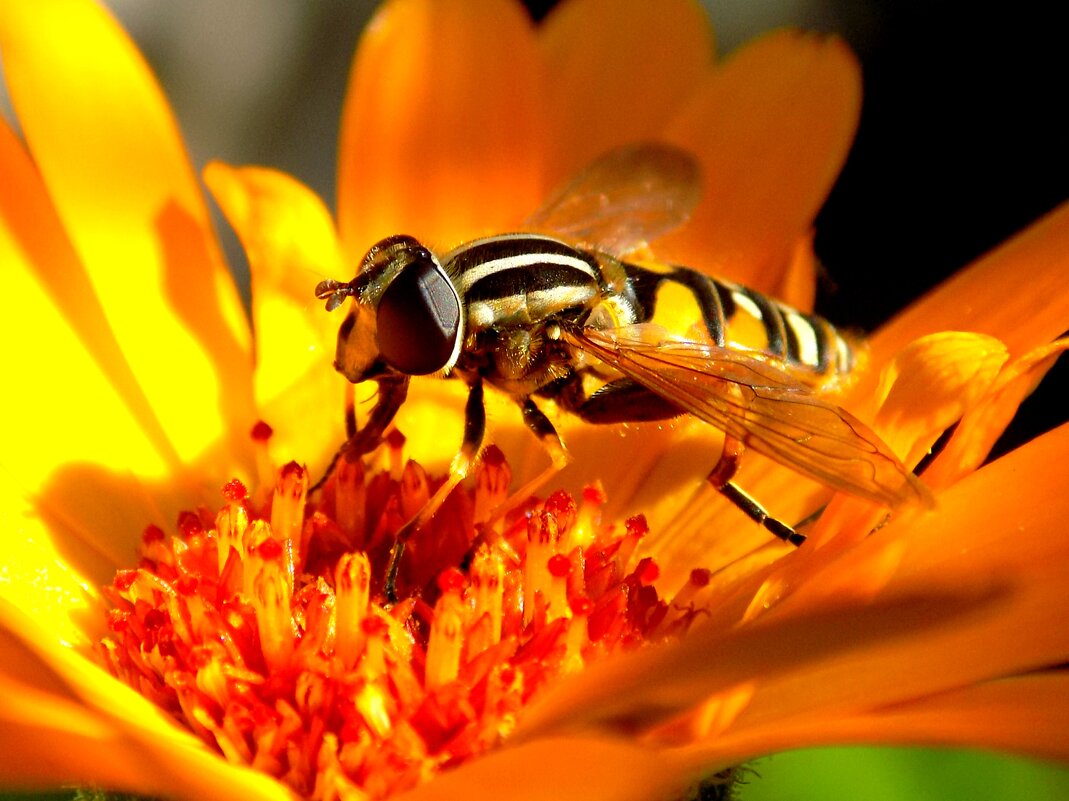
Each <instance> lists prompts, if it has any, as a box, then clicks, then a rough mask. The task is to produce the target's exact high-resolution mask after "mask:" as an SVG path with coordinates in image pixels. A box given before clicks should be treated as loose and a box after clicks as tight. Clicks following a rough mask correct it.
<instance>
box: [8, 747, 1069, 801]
mask: <svg viewBox="0 0 1069 801" xmlns="http://www.w3.org/2000/svg"><path fill="white" fill-rule="evenodd" d="M744 781H745V782H746V783H745V784H743V785H741V786H739V787H738V788H737V791H736V798H737V801H958V799H968V801H1016V799H1021V800H1022V801H1024V799H1027V801H1069V767H1067V766H1064V765H1059V764H1054V763H1047V762H1039V761H1036V760H1029V759H1020V758H1017V757H1009V756H1004V755H1001V754H988V753H982V752H978V751H956V750H931V749H922V748H817V749H809V750H804V751H793V752H790V753H786V754H777V755H776V756H772V757H767V758H765V759H762V760H760V761H758V762H756V763H754V764H752V765H751V766H750V772H749V776H748V777H746V778H745V779H744ZM507 797H508V796H507V793H502V798H503V799H507ZM73 799H74V794H73V793H70V792H63V793H0V801H73ZM590 801H597V799H596V798H591V799H590ZM651 801H656V800H654V799H651Z"/></svg>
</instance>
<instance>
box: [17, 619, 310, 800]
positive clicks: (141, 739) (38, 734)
mask: <svg viewBox="0 0 1069 801" xmlns="http://www.w3.org/2000/svg"><path fill="white" fill-rule="evenodd" d="M0 646H2V647H0V691H2V693H3V697H4V699H5V702H4V707H3V710H0V722H2V723H3V725H0V779H2V780H4V781H5V782H6V783H8V784H17V785H22V786H35V787H42V788H43V787H49V786H51V787H57V786H59V785H61V784H78V785H82V786H96V787H105V788H108V789H118V790H125V791H129V792H135V793H138V794H141V795H152V796H156V795H159V796H167V797H169V798H185V799H189V800H190V801H194V799H220V801H221V800H222V799H224V798H233V797H235V795H238V796H240V797H242V798H250V799H265V800H266V799H272V800H273V801H291V800H292V798H293V796H292V795H291V794H290V793H289V792H288V791H286V790H285V789H284V788H283V787H282V786H281V785H280V784H278V783H277V782H275V781H273V780H271V779H269V778H268V777H267V776H264V775H262V774H260V773H257V772H255V771H252V770H249V769H245V768H240V767H236V766H233V765H230V764H228V763H227V762H226V761H225V760H223V759H222V758H220V757H219V756H218V755H217V754H214V753H212V752H211V751H209V750H208V749H207V748H206V747H205V746H204V744H203V743H201V742H200V741H198V740H197V739H196V738H194V737H193V735H191V734H190V733H188V732H186V731H183V730H181V729H179V727H178V726H176V725H175V724H174V723H173V722H172V721H170V720H169V719H168V718H167V717H166V716H165V715H164V714H163V713H162V712H161V711H160V710H159V709H157V708H156V707H154V706H153V705H152V704H151V703H149V702H148V701H146V700H145V699H144V698H142V697H141V696H140V695H138V694H137V693H135V692H133V691H132V690H130V689H129V688H128V687H126V686H124V685H122V684H120V683H119V682H118V681H116V680H115V679H113V678H111V677H110V676H108V675H107V674H105V673H104V672H103V671H102V670H101V669H100V668H99V667H97V666H96V665H93V664H91V663H89V662H88V661H86V660H85V659H83V658H82V657H80V656H78V655H77V654H75V653H74V652H72V651H71V650H70V649H67V648H63V647H61V646H57V645H54V644H51V643H48V642H47V641H46V642H42V641H41V640H40V638H39V637H38V632H37V624H36V623H34V622H32V621H30V620H28V619H27V618H24V617H22V616H21V615H20V614H19V613H18V612H16V611H15V610H13V609H12V608H11V607H9V606H7V605H6V604H3V603H2V602H0Z"/></svg>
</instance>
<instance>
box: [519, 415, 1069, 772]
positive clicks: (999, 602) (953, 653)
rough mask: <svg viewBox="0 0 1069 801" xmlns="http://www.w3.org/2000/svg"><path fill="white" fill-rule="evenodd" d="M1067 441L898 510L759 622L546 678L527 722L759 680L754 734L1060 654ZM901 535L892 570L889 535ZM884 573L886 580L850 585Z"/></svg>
mask: <svg viewBox="0 0 1069 801" xmlns="http://www.w3.org/2000/svg"><path fill="white" fill-rule="evenodd" d="M1067 448H1069V425H1066V426H1062V427H1061V428H1059V429H1056V430H1055V431H1053V432H1051V433H1049V434H1047V435H1045V436H1043V437H1040V438H1038V439H1036V440H1034V441H1033V442H1031V443H1029V444H1028V445H1027V446H1025V447H1023V448H1020V449H1018V450H1017V451H1015V452H1013V453H1012V454H1010V455H1009V456H1006V457H1004V458H1003V459H1000V460H998V461H997V462H995V463H993V464H991V465H989V466H987V467H985V468H984V469H983V470H981V471H979V472H977V473H975V474H973V475H972V476H969V477H968V478H967V479H965V480H963V481H961V482H959V483H958V484H956V485H954V486H953V487H951V488H950V489H949V490H948V491H947V492H946V493H944V495H943V496H942V497H941V499H940V509H939V510H938V511H937V512H934V513H930V514H927V515H925V516H919V517H916V518H914V519H913V520H912V521H911V524H910V526H909V527H908V528H907V527H905V526H903V525H901V523H900V522H899V521H892V523H891V524H890V525H889V526H887V527H885V528H884V529H882V530H881V531H880V532H879V534H878V535H876V536H873V537H870V538H869V539H868V540H866V541H865V542H864V543H862V544H861V545H860V546H858V547H857V548H855V549H853V550H852V551H851V552H850V553H849V554H847V555H846V556H844V558H842V559H840V560H839V561H838V562H836V563H835V564H834V565H833V567H831V568H829V569H827V570H826V571H825V574H824V576H819V575H818V576H815V577H811V578H810V579H809V580H807V581H806V582H805V583H804V584H802V585H801V586H799V587H797V588H796V589H794V591H793V592H792V593H790V594H788V595H787V596H786V597H785V598H784V600H783V601H782V602H781V603H780V604H779V605H778V606H776V607H775V608H773V609H772V610H771V611H770V612H769V613H767V614H765V615H763V616H762V617H760V618H758V619H757V621H756V622H755V623H753V624H752V625H745V626H741V627H739V626H736V627H731V626H728V625H725V624H724V621H715V620H710V622H709V623H708V624H703V625H702V626H701V627H697V628H695V629H694V630H693V631H692V632H691V633H690V634H689V635H688V636H686V637H684V638H683V640H682V641H680V642H678V643H674V644H672V645H670V646H667V647H663V648H656V649H649V650H646V651H643V652H640V653H637V654H635V655H632V656H628V657H625V658H622V659H618V660H612V661H609V662H605V663H602V664H600V665H596V666H594V667H592V668H591V669H589V670H587V671H586V672H585V673H583V674H582V675H580V676H577V677H576V678H574V679H571V680H569V681H567V682H564V683H562V684H561V685H559V686H558V687H557V688H555V689H554V690H551V691H550V692H548V693H547V694H546V695H545V696H544V697H543V699H542V700H541V702H539V703H537V704H536V705H535V706H534V707H532V708H531V710H530V712H529V713H528V715H527V716H526V717H525V722H524V725H523V727H522V728H521V731H523V732H526V736H531V735H534V734H536V733H538V734H546V733H549V732H558V733H559V732H561V731H563V730H567V729H568V728H570V727H573V726H589V725H595V724H597V725H601V726H604V727H607V728H609V729H614V730H620V727H624V728H626V730H627V731H629V732H633V731H634V730H635V729H636V727H637V728H639V729H641V728H643V727H645V726H651V725H656V724H658V723H661V722H664V721H666V720H668V719H670V718H671V717H673V716H675V715H677V714H679V713H682V712H684V711H687V710H693V709H698V708H701V705H702V703H703V702H704V701H705V700H706V699H707V698H709V697H710V696H713V695H714V694H716V693H722V692H724V691H726V690H729V689H731V688H734V687H738V686H740V685H742V684H744V683H746V682H754V683H755V688H756V690H755V692H754V693H753V694H752V696H751V697H750V698H749V701H748V704H747V705H746V707H745V708H744V709H742V710H741V711H739V712H738V714H737V716H736V717H735V718H734V720H733V722H732V723H731V725H730V727H729V730H728V733H732V732H734V733H737V734H738V736H739V737H745V736H746V730H747V729H749V728H751V727H753V728H755V729H760V730H761V731H766V732H767V731H772V730H774V729H775V728H776V727H777V726H778V725H780V724H781V723H782V724H786V723H787V722H789V721H790V720H799V721H802V720H804V719H805V718H807V717H813V718H816V717H820V716H825V715H832V714H835V715H844V714H854V713H858V712H861V711H863V710H866V709H873V708H878V707H882V706H886V705H888V704H893V703H902V702H906V701H909V700H910V699H914V698H918V697H922V696H927V695H931V694H933V693H936V692H942V691H948V690H952V689H954V688H957V687H963V686H968V685H970V684H973V683H976V682H981V681H985V680H989V679H991V678H997V677H1000V676H1005V675H1013V674H1016V673H1019V672H1022V671H1028V670H1032V669H1036V668H1040V667H1043V666H1046V665H1051V664H1061V663H1062V662H1064V661H1065V660H1066V659H1067V658H1069V630H1067V629H1066V628H1065V626H1064V625H1063V621H1062V619H1061V618H1062V617H1063V616H1064V615H1063V611H1062V610H1063V608H1064V604H1063V603H1062V601H1061V598H1062V597H1063V596H1064V588H1065V586H1066V582H1067V581H1069V540H1066V538H1065V537H1063V536H1061V533H1062V531H1063V528H1064V525H1063V521H1064V520H1065V517H1066V515H1067V514H1069V497H1067V496H1066V495H1065V493H1064V492H1062V491H1061V489H1063V488H1061V487H1060V484H1061V483H1063V482H1062V481H1061V478H1060V476H1058V475H1055V471H1053V470H1052V469H1051V465H1052V464H1057V463H1060V459H1061V458H1062V455H1063V454H1064V453H1065V452H1066V449H1067ZM897 543H902V546H903V547H901V549H900V553H899V555H898V556H897V557H896V561H897V567H896V569H895V570H894V571H893V572H892V573H890V574H888V572H887V571H886V570H885V563H886V560H885V558H884V557H885V555H886V551H885V546H886V545H895V544H897ZM799 554H801V552H799ZM873 571H875V572H876V573H879V574H881V575H882V576H883V584H884V586H883V587H882V588H879V587H876V588H871V587H870V588H869V591H868V592H867V593H865V594H864V595H863V596H859V595H857V594H854V593H852V592H846V593H843V592H841V591H839V590H838V589H837V588H838V587H842V586H844V584H843V582H847V583H848V582H849V578H850V577H851V576H858V575H867V574H869V573H873ZM822 578H825V579H826V580H821V579H822ZM873 589H875V592H874V591H873ZM716 604H717V600H716V599H715V598H714V599H712V600H711V605H710V612H711V614H712V615H713V617H714V618H715V616H716V614H717V606H716ZM711 655H715V656H711ZM663 676H672V677H673V680H672V681H671V682H663V681H660V680H659V679H658V677H663ZM889 676H892V677H894V679H893V681H889V680H888V677H889ZM725 742H727V741H725ZM710 747H712V748H715V747H716V744H715V743H714V744H713V745H712V746H710ZM726 747H727V745H725V748H726ZM752 748H753V750H752V752H751V755H756V754H760V753H765V752H766V751H767V750H768V749H767V748H766V747H765V744H764V743H760V742H754V743H752Z"/></svg>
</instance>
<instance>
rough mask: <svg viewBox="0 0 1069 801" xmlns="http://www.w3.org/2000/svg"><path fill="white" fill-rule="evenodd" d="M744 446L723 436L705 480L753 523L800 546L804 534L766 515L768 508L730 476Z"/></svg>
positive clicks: (734, 470) (739, 459)
mask: <svg viewBox="0 0 1069 801" xmlns="http://www.w3.org/2000/svg"><path fill="white" fill-rule="evenodd" d="M744 450H745V446H744V445H743V444H742V443H741V442H740V441H739V440H737V439H736V438H735V437H732V436H731V435H729V434H725V435H724V450H723V451H721V453H720V459H719V460H717V463H716V464H715V465H714V466H713V469H712V470H711V471H709V475H708V476H707V477H706V480H707V481H708V482H709V483H710V484H711V485H712V487H713V489H715V490H716V491H717V492H719V493H720V494H721V495H723V496H724V497H725V498H727V499H728V500H729V501H731V503H732V504H734V505H735V507H736V508H737V509H739V510H740V511H742V512H743V513H744V514H745V515H746V516H747V517H749V518H750V519H751V520H753V521H754V522H755V523H760V524H761V525H762V526H764V528H765V529H766V530H767V531H769V532H770V533H771V534H773V535H774V536H776V537H778V538H779V539H781V540H783V541H784V542H789V543H790V544H791V545H801V544H802V543H803V542H805V535H804V534H799V533H798V532H797V531H795V530H794V528H792V527H791V526H789V525H787V524H786V523H784V522H783V521H782V520H777V519H776V518H774V517H772V516H770V515H769V513H768V511H767V510H766V509H765V507H763V506H762V505H761V504H760V503H758V502H757V500H756V499H755V498H754V497H753V496H752V495H750V494H749V493H747V492H746V491H745V490H743V489H742V488H741V487H739V485H738V484H735V483H734V482H733V481H732V480H731V479H732V478H734V477H735V473H736V472H737V471H738V469H739V462H740V461H741V460H742V454H743V451H744Z"/></svg>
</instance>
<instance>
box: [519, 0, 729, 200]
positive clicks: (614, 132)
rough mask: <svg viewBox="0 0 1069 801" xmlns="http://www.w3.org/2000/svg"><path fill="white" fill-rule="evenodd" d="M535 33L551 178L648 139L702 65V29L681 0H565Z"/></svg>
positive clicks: (708, 40)
mask: <svg viewBox="0 0 1069 801" xmlns="http://www.w3.org/2000/svg"><path fill="white" fill-rule="evenodd" d="M538 37H539V44H540V46H541V50H542V54H543V59H544V62H545V64H546V76H547V77H546V89H547V94H548V97H549V103H548V104H547V109H548V113H549V119H550V121H551V127H550V130H551V131H552V136H551V138H550V141H549V154H548V155H549V158H548V164H547V173H548V176H549V178H550V180H551V185H554V186H555V185H557V184H558V183H560V182H562V181H564V180H565V179H567V178H569V177H570V176H571V175H572V174H573V173H574V172H575V171H577V170H578V169H580V168H581V167H583V166H584V165H585V164H587V163H589V162H590V161H592V160H593V159H594V158H595V157H597V156H599V155H600V154H602V153H605V152H607V151H609V150H611V149H613V148H614V147H617V146H619V145H622V144H626V143H631V142H641V141H644V140H648V139H653V138H655V137H656V135H657V134H658V133H659V131H660V130H661V128H662V127H663V126H664V124H665V122H666V121H667V120H668V119H669V117H670V115H671V114H672V113H673V112H674V111H675V110H676V109H678V108H679V107H680V106H681V105H682V103H683V102H684V101H685V100H686V99H687V98H688V97H689V95H690V94H691V93H693V92H694V90H695V89H696V88H697V87H698V86H699V85H700V83H701V82H702V80H703V79H704V78H705V77H706V75H707V73H708V72H709V70H710V69H711V67H712V57H713V36H712V29H711V28H710V26H709V21H708V19H707V18H706V16H705V13H704V11H703V10H702V7H701V6H700V5H699V4H698V3H694V2H690V0H661V2H657V3H650V2H646V0H622V1H621V0H570V1H569V2H564V3H561V4H559V5H558V6H556V8H554V9H553V11H552V12H551V13H550V14H549V16H548V17H546V19H545V20H544V21H543V23H542V25H541V27H540V29H539V31H538ZM651 43H660V44H658V45H656V46H651Z"/></svg>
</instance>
